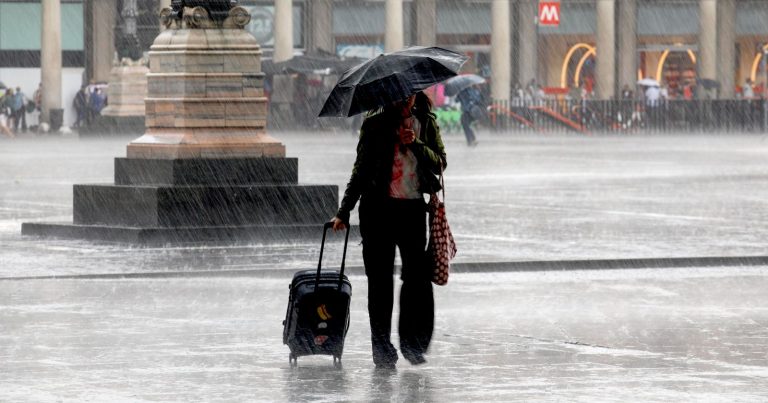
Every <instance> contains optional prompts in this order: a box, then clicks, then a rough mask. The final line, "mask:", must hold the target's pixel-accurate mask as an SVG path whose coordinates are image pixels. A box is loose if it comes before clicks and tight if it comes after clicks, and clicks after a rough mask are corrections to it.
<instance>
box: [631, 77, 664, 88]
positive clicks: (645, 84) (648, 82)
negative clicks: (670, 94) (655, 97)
mask: <svg viewBox="0 0 768 403" xmlns="http://www.w3.org/2000/svg"><path fill="white" fill-rule="evenodd" d="M637 85H642V86H643V87H661V86H660V85H659V82H658V81H656V80H654V79H652V78H644V79H642V80H640V81H638V82H637Z"/></svg>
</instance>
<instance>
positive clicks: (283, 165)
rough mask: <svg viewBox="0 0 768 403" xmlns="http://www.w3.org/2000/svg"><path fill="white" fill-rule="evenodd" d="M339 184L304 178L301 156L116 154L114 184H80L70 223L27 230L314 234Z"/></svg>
mask: <svg viewBox="0 0 768 403" xmlns="http://www.w3.org/2000/svg"><path fill="white" fill-rule="evenodd" d="M337 207H338V186H335V185H299V184H298V160H297V159H296V158H227V159H138V158H116V159H115V183H114V184H86V185H74V197H73V212H74V214H73V215H74V219H73V222H72V223H71V224H70V223H24V224H23V225H22V235H34V236H45V237H61V238H76V239H87V240H95V241H108V242H125V243H137V244H176V243H219V242H222V243H232V242H278V241H279V242H295V241H296V240H301V239H306V238H307V237H309V238H310V239H315V238H317V237H318V236H319V234H320V233H321V230H322V224H323V223H324V222H326V221H327V220H329V219H330V218H331V217H333V215H334V214H335V213H336V209H337Z"/></svg>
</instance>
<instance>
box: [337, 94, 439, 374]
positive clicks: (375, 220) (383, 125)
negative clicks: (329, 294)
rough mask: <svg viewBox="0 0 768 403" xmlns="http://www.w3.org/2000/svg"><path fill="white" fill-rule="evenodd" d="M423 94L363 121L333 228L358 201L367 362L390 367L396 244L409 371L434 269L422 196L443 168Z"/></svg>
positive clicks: (417, 355)
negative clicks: (368, 341)
mask: <svg viewBox="0 0 768 403" xmlns="http://www.w3.org/2000/svg"><path fill="white" fill-rule="evenodd" d="M431 108H432V103H431V101H430V100H429V98H428V97H427V96H426V95H425V94H424V93H423V92H418V93H416V95H413V96H411V97H409V98H408V99H406V100H404V101H400V102H397V103H394V104H391V105H388V106H385V107H383V108H381V109H380V110H378V111H377V112H374V113H372V114H370V115H369V116H368V117H367V118H366V119H365V121H364V122H363V125H362V128H361V130H360V140H359V143H358V146H357V158H356V160H355V164H354V168H353V170H352V176H351V178H350V179H349V183H348V184H347V188H346V191H345V193H344V197H343V199H342V202H341V207H340V208H339V211H338V212H337V214H336V217H334V218H333V224H334V229H335V230H342V229H344V228H345V227H346V226H347V225H349V224H348V223H349V214H350V211H351V210H352V209H353V208H354V207H355V204H356V203H357V201H358V200H360V208H359V216H360V233H361V235H362V238H363V262H364V265H365V274H366V276H367V277H368V314H369V317H370V325H371V344H372V347H373V361H374V363H375V364H376V367H377V368H383V369H392V368H394V367H395V363H396V362H397V360H398V355H397V350H396V349H395V347H394V346H393V345H392V343H391V341H390V334H391V323H392V308H393V305H394V297H393V294H394V279H393V275H394V259H395V246H397V247H398V248H399V249H400V256H401V259H402V274H401V279H402V281H403V284H402V288H401V290H400V318H399V326H398V331H399V335H400V352H401V354H402V356H403V357H404V358H405V359H406V360H408V361H409V362H410V363H411V364H413V365H418V364H422V363H425V362H426V360H425V359H424V354H425V353H426V352H427V349H428V348H429V343H430V340H431V338H432V330H433V325H434V299H433V294H432V283H431V278H432V270H431V268H430V267H429V266H428V265H427V264H426V259H425V257H426V256H425V248H426V242H427V226H426V215H427V209H426V204H425V202H424V197H423V194H430V193H435V192H437V191H438V190H440V182H439V180H438V178H437V175H440V174H441V172H442V171H443V170H444V169H445V167H446V156H445V149H444V147H443V142H442V139H441V138H440V130H439V128H438V126H437V123H436V122H435V115H434V114H433V113H432V111H431Z"/></svg>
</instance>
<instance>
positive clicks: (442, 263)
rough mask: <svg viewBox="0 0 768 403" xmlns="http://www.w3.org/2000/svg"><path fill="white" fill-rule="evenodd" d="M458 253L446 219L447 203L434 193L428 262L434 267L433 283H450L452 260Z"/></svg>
mask: <svg viewBox="0 0 768 403" xmlns="http://www.w3.org/2000/svg"><path fill="white" fill-rule="evenodd" d="M443 197H445V196H443ZM456 251H457V249H456V242H454V240H453V234H451V228H450V227H449V226H448V219H447V218H446V217H445V203H443V202H442V201H441V200H440V197H439V196H438V195H437V194H436V193H433V194H432V195H430V197H429V244H428V245H427V262H428V263H429V264H431V265H432V270H433V271H432V282H433V283H435V284H437V285H445V284H447V283H448V272H449V271H450V268H451V259H453V258H454V256H456Z"/></svg>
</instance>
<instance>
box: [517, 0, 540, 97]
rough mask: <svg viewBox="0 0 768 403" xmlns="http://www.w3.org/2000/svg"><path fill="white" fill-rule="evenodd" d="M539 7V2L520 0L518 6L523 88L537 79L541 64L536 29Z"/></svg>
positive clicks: (518, 60)
mask: <svg viewBox="0 0 768 403" xmlns="http://www.w3.org/2000/svg"><path fill="white" fill-rule="evenodd" d="M537 6H538V1H537V0H520V1H519V5H518V12H519V16H518V17H519V18H518V21H519V22H520V29H519V30H518V33H519V35H520V36H519V41H518V42H519V48H520V54H519V56H518V58H517V62H518V71H519V77H520V84H521V85H522V86H523V87H525V86H526V85H528V82H530V81H531V80H534V79H536V78H537V74H536V70H537V69H538V64H539V63H538V61H539V49H538V30H537V28H536V15H537V14H538V7H537ZM537 81H538V80H537Z"/></svg>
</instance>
